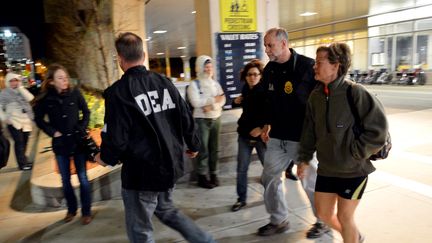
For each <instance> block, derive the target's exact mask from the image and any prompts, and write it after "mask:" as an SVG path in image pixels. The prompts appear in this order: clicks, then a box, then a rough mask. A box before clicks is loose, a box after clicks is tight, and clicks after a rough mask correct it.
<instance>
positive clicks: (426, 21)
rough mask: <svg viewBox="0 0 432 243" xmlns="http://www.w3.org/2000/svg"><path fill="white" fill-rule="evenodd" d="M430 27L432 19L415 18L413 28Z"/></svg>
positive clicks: (426, 28) (427, 28)
mask: <svg viewBox="0 0 432 243" xmlns="http://www.w3.org/2000/svg"><path fill="white" fill-rule="evenodd" d="M430 29H432V19H422V20H417V21H416V23H415V30H430Z"/></svg>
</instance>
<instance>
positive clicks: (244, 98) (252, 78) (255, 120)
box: [231, 60, 266, 211]
mask: <svg viewBox="0 0 432 243" xmlns="http://www.w3.org/2000/svg"><path fill="white" fill-rule="evenodd" d="M262 72H263V64H262V63H261V62H260V61H259V60H252V61H251V62H249V63H248V64H246V66H245V67H244V68H243V70H242V71H241V73H240V79H241V80H242V81H244V82H245V84H244V86H243V89H242V93H241V96H239V97H237V98H236V99H235V100H234V102H233V107H238V106H241V107H242V108H243V113H242V115H241V116H240V119H239V120H238V122H237V123H238V128H237V132H238V134H239V136H238V156H237V194H238V199H237V202H236V203H235V204H234V205H233V206H232V208H231V210H232V211H238V210H240V209H241V208H243V207H244V206H246V198H247V177H248V176H247V174H248V169H249V164H250V162H251V155H252V150H253V149H254V148H255V150H256V151H257V154H258V157H259V159H260V161H261V163H264V154H265V151H266V145H265V143H264V142H263V141H262V140H261V136H260V135H261V132H262V128H263V126H264V124H265V119H264V118H265V114H266V112H265V103H264V102H265V92H266V90H265V89H264V87H263V86H262V85H261V77H262Z"/></svg>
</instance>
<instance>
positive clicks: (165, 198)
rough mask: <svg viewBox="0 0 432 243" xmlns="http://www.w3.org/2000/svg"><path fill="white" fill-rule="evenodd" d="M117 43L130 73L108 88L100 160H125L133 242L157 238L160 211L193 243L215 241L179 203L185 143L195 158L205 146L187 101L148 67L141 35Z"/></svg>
mask: <svg viewBox="0 0 432 243" xmlns="http://www.w3.org/2000/svg"><path fill="white" fill-rule="evenodd" d="M115 46H116V50H117V54H118V60H119V64H120V68H121V69H122V70H123V71H124V72H125V73H124V74H123V76H122V77H121V79H120V80H118V81H116V82H115V83H114V84H113V85H111V86H110V87H108V88H107V89H106V90H105V92H104V97H105V124H104V127H103V129H102V144H101V152H100V153H98V154H97V155H96V161H97V162H98V163H99V164H101V165H103V166H105V165H111V166H114V165H116V164H118V163H119V162H121V163H123V166H122V172H121V180H122V197H123V203H124V207H125V218H126V231H127V234H128V238H129V240H130V241H131V242H133V243H138V242H139V243H141V242H154V239H153V223H152V216H153V214H155V215H156V216H157V217H158V218H159V220H160V221H161V222H163V223H164V224H166V225H168V226H169V227H171V228H173V229H175V230H177V231H178V232H179V233H180V234H182V236H183V237H184V238H185V239H186V240H187V241H189V242H194V243H198V242H203V243H204V242H205V243H207V242H209V243H210V242H215V241H214V240H213V237H212V236H211V235H210V234H209V233H207V232H205V231H203V230H202V229H200V228H199V227H198V226H197V225H196V224H195V223H194V222H193V221H192V220H191V219H190V218H188V217H187V216H185V215H184V214H182V213H181V212H180V211H179V210H178V209H177V208H175V206H174V203H173V198H172V197H173V190H174V186H175V183H176V181H177V179H178V178H180V177H181V176H182V175H183V172H184V171H183V169H184V160H183V154H184V151H183V147H184V143H186V144H187V147H188V149H189V150H187V151H186V152H187V155H189V157H191V158H192V157H195V156H196V155H197V151H198V149H199V146H200V142H199V137H198V133H197V129H196V126H195V123H194V120H193V117H192V114H191V112H190V110H189V107H188V105H187V103H186V101H185V100H184V99H183V98H182V97H181V95H180V93H179V91H178V90H177V88H176V87H175V86H174V85H173V83H172V82H171V81H170V80H169V79H167V78H166V77H163V76H161V75H160V74H157V73H154V72H150V71H148V70H147V69H146V68H145V66H144V58H145V54H144V50H143V41H142V39H141V38H140V37H139V36H137V35H135V34H133V33H130V32H126V33H123V34H120V35H119V36H118V38H117V39H116V41H115Z"/></svg>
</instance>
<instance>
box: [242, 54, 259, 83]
mask: <svg viewBox="0 0 432 243" xmlns="http://www.w3.org/2000/svg"><path fill="white" fill-rule="evenodd" d="M251 68H257V69H258V70H259V72H260V74H261V75H262V72H263V70H264V64H263V63H262V62H261V61H260V60H258V59H253V60H251V61H250V62H248V63H247V64H246V66H245V67H244V68H243V69H242V70H241V72H240V80H241V81H246V76H247V73H248V72H249V69H251Z"/></svg>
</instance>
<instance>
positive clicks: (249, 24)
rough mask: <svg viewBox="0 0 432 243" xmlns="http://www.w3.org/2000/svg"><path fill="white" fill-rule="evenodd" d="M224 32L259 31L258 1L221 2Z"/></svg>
mask: <svg viewBox="0 0 432 243" xmlns="http://www.w3.org/2000/svg"><path fill="white" fill-rule="evenodd" d="M220 15H221V24H222V32H253V31H256V30H257V23H256V22H257V21H256V0H220Z"/></svg>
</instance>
